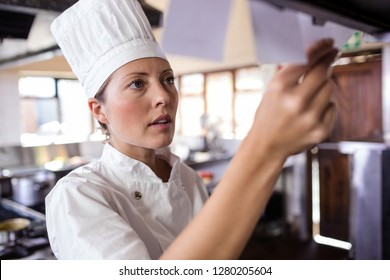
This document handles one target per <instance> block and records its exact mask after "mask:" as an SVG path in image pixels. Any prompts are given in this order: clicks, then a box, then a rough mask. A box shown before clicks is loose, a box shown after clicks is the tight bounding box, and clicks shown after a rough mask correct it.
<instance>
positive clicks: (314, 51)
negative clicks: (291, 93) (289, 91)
mask: <svg viewBox="0 0 390 280" xmlns="http://www.w3.org/2000/svg"><path fill="white" fill-rule="evenodd" d="M333 50H335V49H334V48H333V40H332V39H324V40H320V41H318V42H316V43H315V44H313V45H312V46H311V47H310V48H309V49H308V50H307V57H308V63H307V64H302V65H296V64H291V65H287V66H285V67H284V68H283V69H281V70H280V71H279V72H278V74H277V76H278V77H279V78H280V79H281V80H283V81H284V85H285V86H286V87H289V86H294V85H297V84H298V83H299V81H300V79H301V78H302V76H303V75H306V73H308V72H310V70H311V69H312V68H313V67H315V66H316V65H318V64H322V63H320V62H321V61H322V60H323V59H324V58H325V57H327V56H329V54H330V53H331V52H332V51H333ZM328 68H329V66H328Z"/></svg>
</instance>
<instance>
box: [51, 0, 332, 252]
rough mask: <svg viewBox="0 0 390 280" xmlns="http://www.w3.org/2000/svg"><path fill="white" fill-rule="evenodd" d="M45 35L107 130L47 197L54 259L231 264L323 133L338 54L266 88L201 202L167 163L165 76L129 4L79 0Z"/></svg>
mask: <svg viewBox="0 0 390 280" xmlns="http://www.w3.org/2000/svg"><path fill="white" fill-rule="evenodd" d="M52 32H53V34H54V37H55V38H56V40H57V42H58V44H59V46H60V47H61V50H62V52H63V54H64V56H65V57H66V59H67V60H68V62H69V64H70V65H71V67H72V70H73V71H74V73H75V74H76V76H77V77H78V79H79V81H80V82H81V83H82V85H83V86H84V88H85V92H86V94H87V96H88V97H89V99H88V105H89V108H90V110H91V112H92V114H93V116H94V117H95V118H96V119H97V120H98V121H99V122H100V123H101V125H102V126H103V127H104V128H105V129H106V130H107V132H108V133H109V140H108V143H106V144H105V146H104V150H103V153H102V156H101V158H100V159H99V160H97V161H96V162H93V163H90V164H88V165H85V166H83V167H81V168H79V169H76V170H74V171H73V172H71V173H70V174H68V175H67V176H66V177H64V178H62V179H61V180H60V181H59V182H58V183H57V185H56V186H55V187H54V188H53V190H52V191H51V192H50V194H49V195H48V196H47V198H46V211H47V212H46V218H47V228H48V235H49V240H50V244H51V247H52V250H53V252H54V254H55V256H56V257H57V258H58V259H159V258H160V259H234V258H238V257H239V255H240V253H241V251H242V250H243V248H244V247H245V244H246V242H247V241H248V239H249V237H250V236H251V233H252V231H253V229H254V227H255V225H256V223H257V221H258V220H259V217H260V215H261V214H262V212H263V210H264V208H265V206H266V204H267V201H268V199H269V197H270V195H271V193H272V188H273V186H274V184H275V181H276V179H277V177H278V175H279V173H280V171H281V169H282V167H283V163H284V161H285V160H286V158H287V157H288V156H290V155H292V154H294V153H297V152H300V151H303V150H304V149H307V148H310V147H312V146H313V145H315V144H316V143H318V142H320V141H322V140H323V139H324V138H325V137H326V136H327V135H328V133H329V132H330V130H331V127H332V122H333V118H334V105H333V104H332V103H331V101H330V99H331V96H332V93H333V91H334V88H333V85H332V83H331V81H330V80H329V78H328V76H327V72H328V68H329V65H330V64H331V63H332V61H333V60H334V58H335V55H336V53H337V50H336V49H334V48H333V43H332V41H331V40H322V41H319V42H317V43H316V44H314V45H313V46H312V47H311V48H310V49H309V50H308V52H307V54H308V61H309V62H308V64H307V65H289V66H286V67H284V68H283V69H282V70H280V71H279V72H278V73H277V75H276V76H275V77H274V79H273V80H272V81H271V83H270V85H269V87H268V90H267V92H266V94H265V96H264V98H263V100H262V102H261V104H260V105H259V108H258V109H257V112H256V115H255V119H254V122H253V125H252V127H251V129H250V131H249V133H248V135H247V137H246V138H245V139H244V140H243V141H242V144H241V146H240V147H239V149H238V151H237V153H236V155H235V156H234V158H233V159H232V160H231V163H230V165H229V167H228V169H227V170H226V172H225V175H224V176H223V178H222V180H221V181H220V183H219V184H218V186H217V187H216V189H215V190H214V192H213V195H212V196H210V198H208V196H207V192H206V190H205V187H204V186H203V184H202V181H201V180H200V178H199V177H198V176H197V174H196V173H195V172H194V171H193V170H191V169H190V168H189V167H188V166H186V165H185V164H184V163H183V162H181V160H180V159H179V158H178V157H177V156H175V155H173V154H172V153H171V152H170V151H169V148H168V146H169V145H170V143H171V141H172V138H173V134H174V131H175V116H176V110H177V105H178V93H177V91H176V88H175V84H174V72H173V70H172V69H171V67H170V64H169V62H168V61H167V59H166V57H165V55H164V53H163V52H162V50H161V49H160V47H159V45H158V44H157V42H156V41H155V39H154V37H153V34H152V31H151V27H150V25H149V23H148V20H147V19H146V16H145V15H144V13H143V11H142V8H141V6H140V5H139V3H138V1H136V0H80V1H78V2H77V3H76V4H75V5H73V6H72V7H70V8H69V9H68V10H66V11H65V12H64V13H63V14H62V15H60V16H59V17H58V18H57V19H56V20H55V21H54V22H53V24H52Z"/></svg>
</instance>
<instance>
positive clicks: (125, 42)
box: [51, 0, 166, 97]
mask: <svg viewBox="0 0 390 280" xmlns="http://www.w3.org/2000/svg"><path fill="white" fill-rule="evenodd" d="M51 31H52V33H53V35H54V38H55V39H56V41H57V43H58V45H59V46H60V48H61V50H62V53H63V54H64V56H65V58H66V60H67V61H68V63H69V64H70V66H71V68H72V70H73V72H74V73H75V75H76V76H77V78H78V79H79V81H80V82H81V84H82V85H83V86H84V89H85V91H86V94H87V96H88V97H94V96H95V94H96V93H97V91H98V90H99V88H100V87H101V86H102V85H103V83H104V82H105V81H106V79H107V78H108V77H109V76H110V75H111V74H112V73H113V72H114V71H115V70H116V69H118V68H119V67H121V66H122V65H124V64H126V63H128V62H130V61H133V60H136V59H139V58H145V57H161V58H163V59H166V56H165V54H164V53H163V51H162V50H161V48H160V46H159V45H158V43H157V42H156V40H155V38H154V36H153V33H152V28H151V26H150V24H149V21H148V19H147V18H146V15H145V14H144V12H143V10H142V7H141V5H140V4H139V3H138V1H137V0H80V1H78V2H77V3H76V4H74V5H73V6H72V7H70V8H69V9H67V10H66V11H64V12H63V13H62V14H61V15H60V16H59V17H58V18H56V19H55V20H54V21H53V23H52V25H51Z"/></svg>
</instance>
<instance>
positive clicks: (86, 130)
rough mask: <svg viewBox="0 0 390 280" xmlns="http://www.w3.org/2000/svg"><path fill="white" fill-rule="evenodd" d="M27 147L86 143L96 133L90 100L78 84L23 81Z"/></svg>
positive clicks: (40, 79) (49, 79)
mask: <svg viewBox="0 0 390 280" xmlns="http://www.w3.org/2000/svg"><path fill="white" fill-rule="evenodd" d="M19 92H20V97H21V101H20V105H21V120H22V124H21V125H22V135H21V143H22V145H24V146H34V145H42V144H49V143H58V142H62V143H66V142H76V141H80V140H85V139H86V137H88V135H90V134H91V132H92V131H93V123H92V121H91V114H90V113H89V109H88V106H87V97H86V95H85V94H84V90H83V88H82V87H81V85H80V84H79V82H78V81H77V80H67V79H55V78H52V77H22V78H20V79H19Z"/></svg>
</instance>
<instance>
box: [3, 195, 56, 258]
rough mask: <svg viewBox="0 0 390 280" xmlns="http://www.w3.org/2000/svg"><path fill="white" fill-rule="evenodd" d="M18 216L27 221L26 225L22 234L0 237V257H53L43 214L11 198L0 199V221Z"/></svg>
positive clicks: (17, 217)
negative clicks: (5, 237) (6, 238)
mask: <svg viewBox="0 0 390 280" xmlns="http://www.w3.org/2000/svg"><path fill="white" fill-rule="evenodd" d="M20 218H22V219H24V220H28V221H29V222H28V223H27V227H26V229H25V230H24V232H23V234H19V235H17V236H14V237H12V238H9V239H8V240H5V239H2V241H1V242H2V243H1V244H0V259H2V260H15V259H24V260H28V259H31V260H34V259H41V260H50V259H55V257H54V255H53V253H52V251H51V249H50V246H49V240H48V238H47V231H46V221H45V215H44V214H42V213H40V212H38V211H35V210H33V209H31V208H28V207H25V206H23V205H21V204H19V203H17V202H14V201H12V200H9V199H5V198H3V199H1V202H0V222H3V221H8V220H15V219H20ZM3 233H4V234H7V233H6V232H2V235H3Z"/></svg>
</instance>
